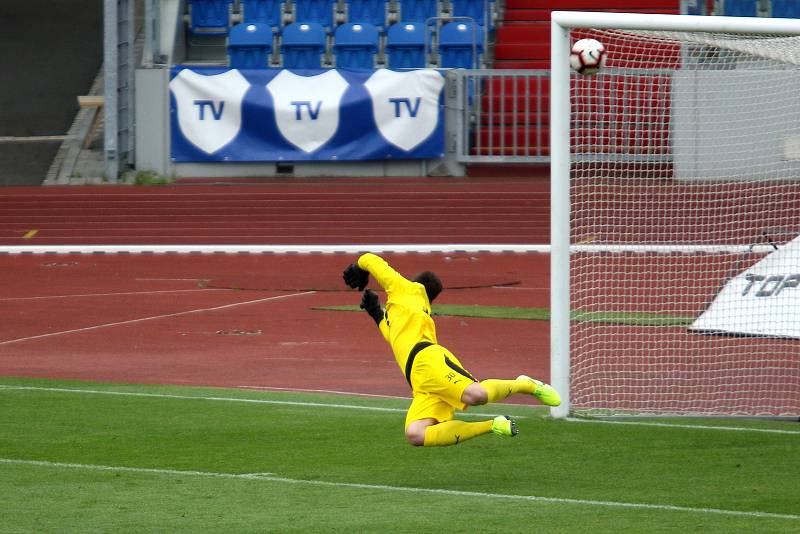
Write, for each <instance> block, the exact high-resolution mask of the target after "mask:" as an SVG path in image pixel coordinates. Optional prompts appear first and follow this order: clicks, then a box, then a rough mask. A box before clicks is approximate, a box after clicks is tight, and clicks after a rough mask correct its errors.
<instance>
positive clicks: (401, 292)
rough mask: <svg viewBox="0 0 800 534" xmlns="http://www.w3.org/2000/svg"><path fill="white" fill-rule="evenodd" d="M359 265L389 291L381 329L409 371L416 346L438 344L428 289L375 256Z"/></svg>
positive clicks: (368, 255)
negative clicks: (409, 358)
mask: <svg viewBox="0 0 800 534" xmlns="http://www.w3.org/2000/svg"><path fill="white" fill-rule="evenodd" d="M358 266H359V267H361V268H362V269H364V270H365V271H369V274H371V275H372V276H373V277H374V278H375V280H377V281H378V283H379V284H380V285H381V287H382V288H383V289H384V291H386V311H385V313H384V314H383V319H382V320H381V322H380V324H379V325H378V326H379V327H380V329H381V334H383V337H384V339H386V341H387V342H388V343H389V345H390V346H391V347H392V352H393V353H394V358H395V360H397V364H398V365H399V366H400V369H401V370H405V368H406V360H408V354H409V353H410V352H411V349H412V348H413V347H414V345H416V344H417V343H419V342H420V341H428V342H430V343H437V341H436V326H435V325H434V323H433V319H431V303H430V301H429V300H428V294H427V293H426V292H425V286H423V285H422V284H420V283H417V282H412V281H411V280H408V279H407V278H404V277H403V275H401V274H400V273H398V272H397V271H395V270H394V269H392V267H391V266H389V264H388V263H386V260H384V259H383V258H381V257H380V256H376V255H375V254H371V253H367V254H363V255H362V256H361V257H359V258H358Z"/></svg>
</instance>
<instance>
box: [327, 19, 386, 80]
mask: <svg viewBox="0 0 800 534" xmlns="http://www.w3.org/2000/svg"><path fill="white" fill-rule="evenodd" d="M379 39H380V35H379V33H378V29H377V28H376V27H375V26H373V25H372V24H368V23H358V22H348V23H346V24H342V25H341V26H339V27H338V28H336V33H335V35H334V40H333V51H334V53H335V54H336V66H337V67H339V68H343V69H374V68H375V54H376V53H377V52H378V45H379V43H380V41H379Z"/></svg>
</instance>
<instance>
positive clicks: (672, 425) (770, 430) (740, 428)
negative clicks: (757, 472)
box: [567, 417, 800, 435]
mask: <svg viewBox="0 0 800 534" xmlns="http://www.w3.org/2000/svg"><path fill="white" fill-rule="evenodd" d="M567 421H570V422H572V423H597V424H606V425H635V426H660V427H664V428H691V429H697V430H727V431H732V432H764V433H767V434H794V435H800V430H780V429H777V428H775V429H773V428H749V427H743V426H713V425H686V424H679V423H650V422H646V421H607V420H602V419H580V418H577V417H568V418H567Z"/></svg>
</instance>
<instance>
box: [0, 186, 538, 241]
mask: <svg viewBox="0 0 800 534" xmlns="http://www.w3.org/2000/svg"><path fill="white" fill-rule="evenodd" d="M548 242H549V180H548V179H546V178H536V177H529V178H519V179H515V178H502V179H484V178H382V179H368V178H363V179H341V178H337V179H308V180H303V181H299V180H275V181H272V180H270V181H268V182H261V183H258V184H253V185H226V186H208V185H172V186H160V187H159V186H150V187H130V186H103V187H92V186H87V187H70V188H60V187H53V188H38V187H37V188H5V189H3V190H2V191H0V245H33V244H36V245H130V244H148V245H168V244H183V245H194V244H215V245H234V244H237V245H252V244H257V245H296V244H303V245H304V244H318V245H345V244H414V243H424V244H453V243H459V244H462V243H463V244H487V243H488V244H545V243H548Z"/></svg>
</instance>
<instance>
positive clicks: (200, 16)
mask: <svg viewBox="0 0 800 534" xmlns="http://www.w3.org/2000/svg"><path fill="white" fill-rule="evenodd" d="M232 5H233V2H232V0H189V12H190V14H191V16H190V17H189V32H190V33H194V34H207V35H208V34H211V35H213V34H217V35H225V34H227V33H228V30H229V29H230V15H231V7H232Z"/></svg>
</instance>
